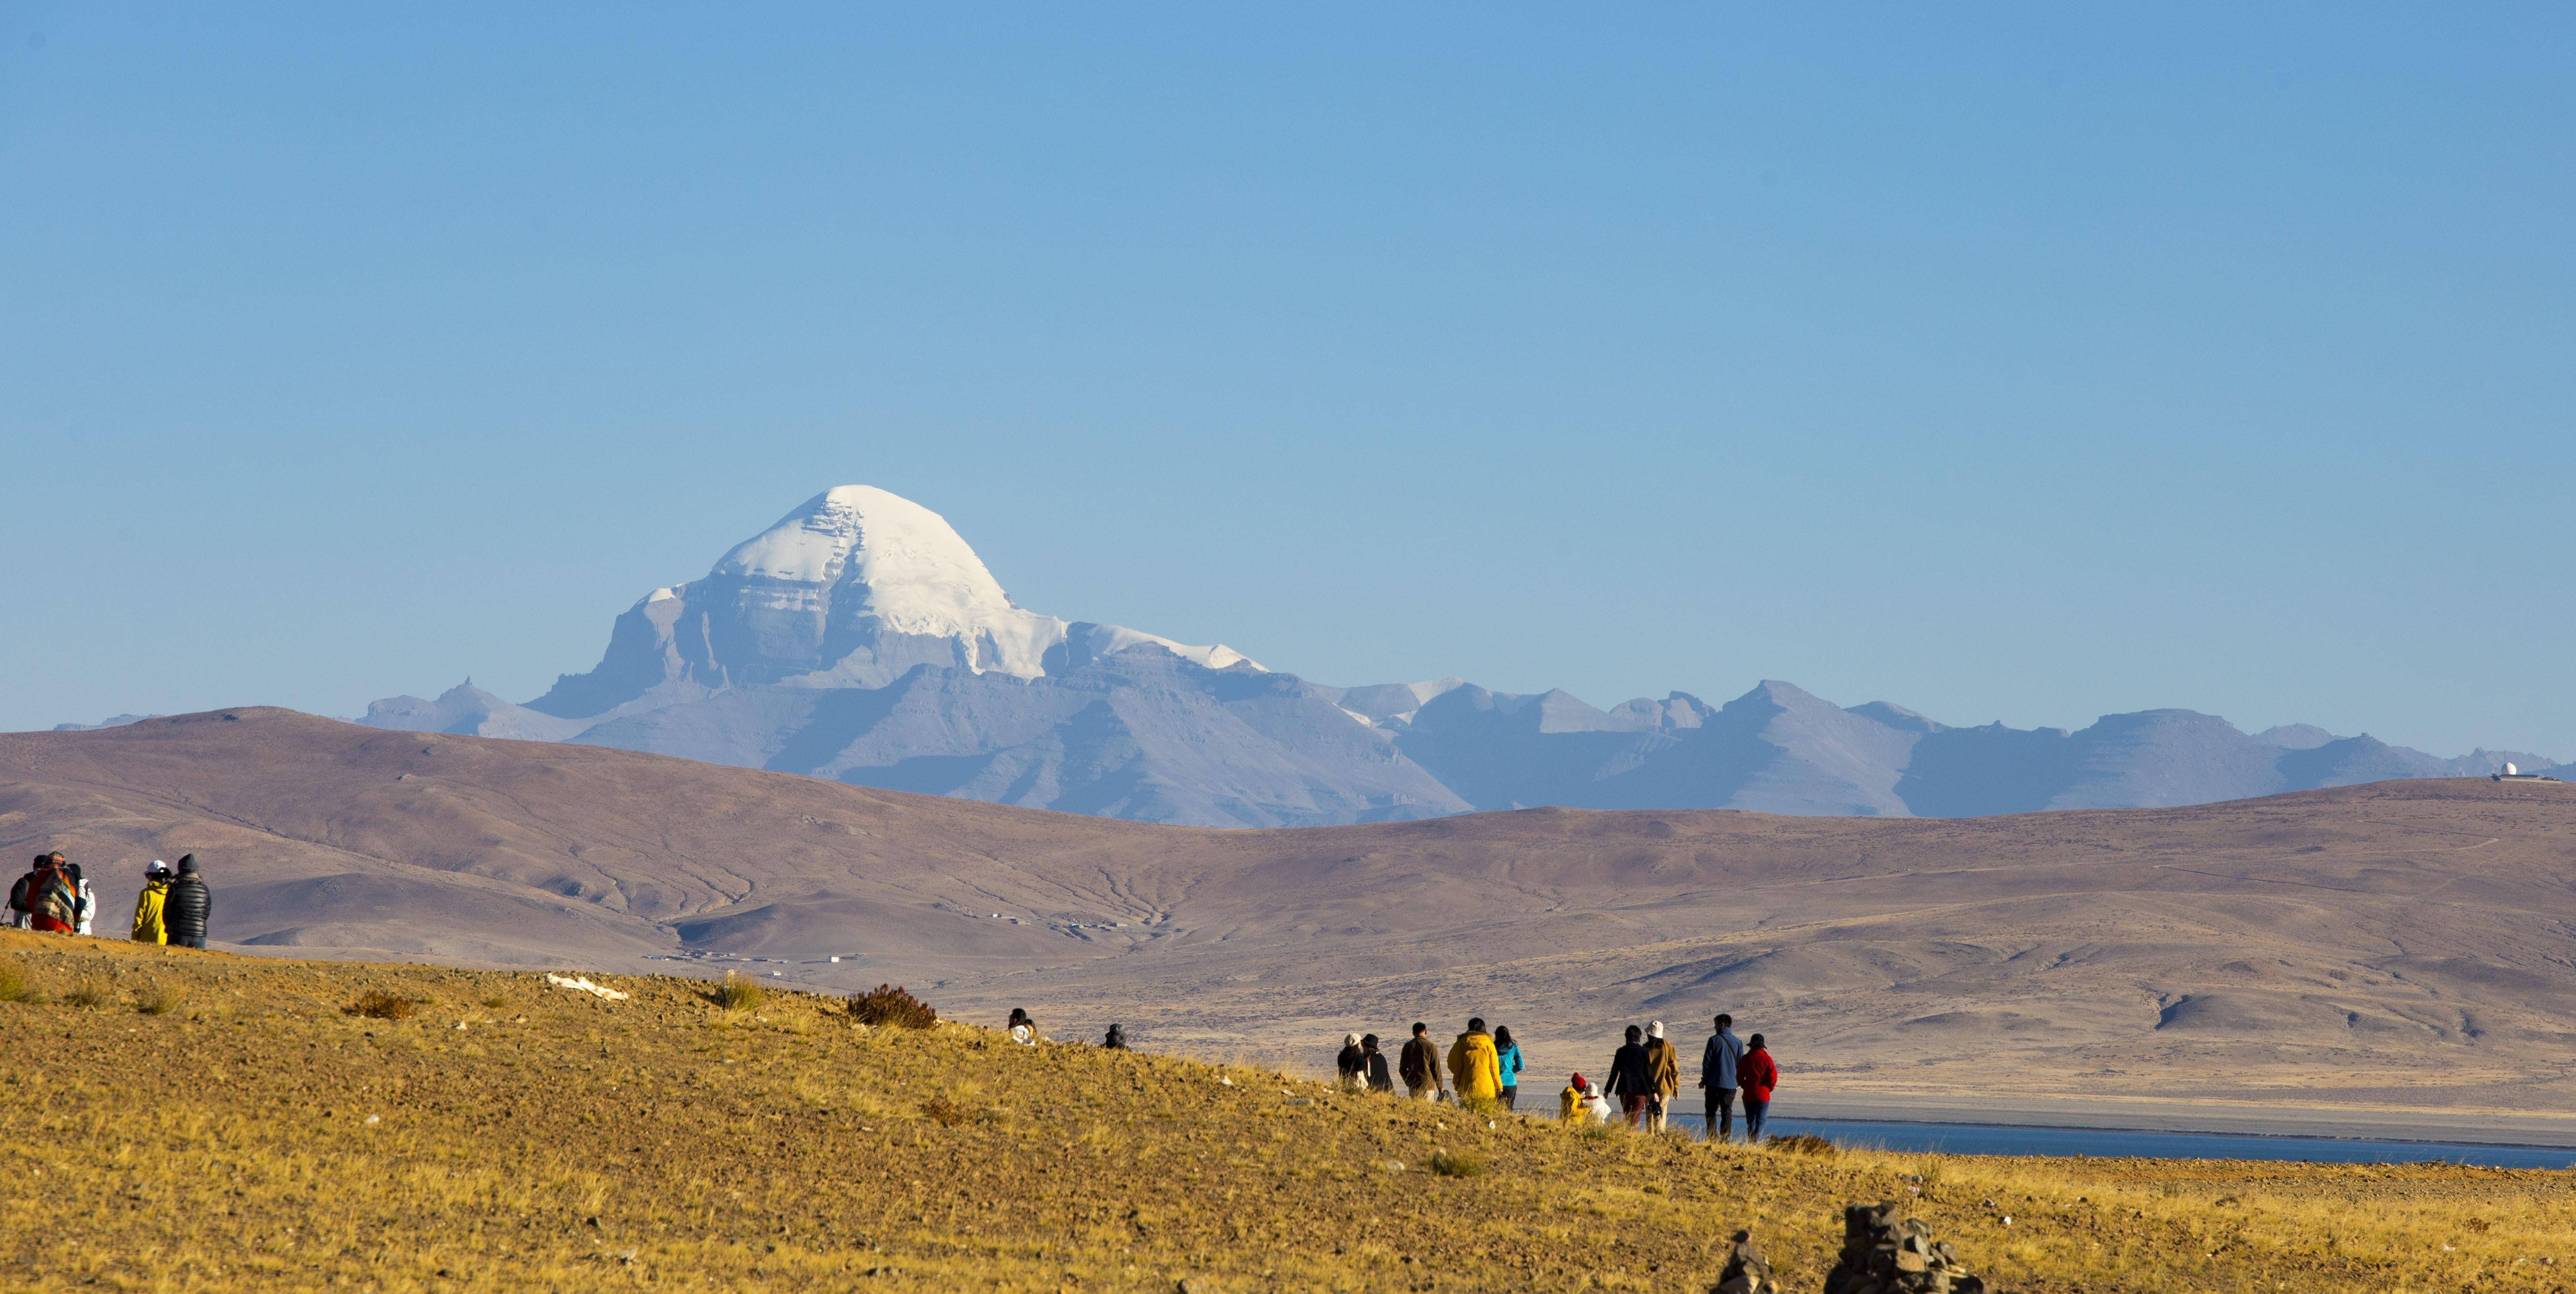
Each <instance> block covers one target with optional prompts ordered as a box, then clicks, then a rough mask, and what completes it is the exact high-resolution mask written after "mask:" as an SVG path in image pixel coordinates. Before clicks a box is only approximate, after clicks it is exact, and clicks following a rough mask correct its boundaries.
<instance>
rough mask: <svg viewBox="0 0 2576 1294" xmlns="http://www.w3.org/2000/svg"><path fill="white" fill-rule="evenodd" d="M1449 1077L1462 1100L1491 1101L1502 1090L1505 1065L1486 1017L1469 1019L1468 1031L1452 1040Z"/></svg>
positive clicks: (1461, 1101)
mask: <svg viewBox="0 0 2576 1294" xmlns="http://www.w3.org/2000/svg"><path fill="white" fill-rule="evenodd" d="M1449 1080H1450V1082H1451V1083H1452V1084H1453V1085H1454V1088H1455V1090H1456V1091H1457V1093H1458V1100H1459V1101H1460V1103H1462V1104H1463V1103H1465V1102H1468V1101H1492V1100H1497V1099H1499V1098H1500V1097H1501V1096H1502V1094H1503V1068H1502V1062H1501V1059H1500V1056H1499V1054H1498V1053H1497V1052H1496V1051H1495V1050H1494V1037H1493V1035H1492V1034H1489V1033H1486V1032H1485V1021H1484V1017H1482V1016H1479V1017H1477V1018H1475V1019H1473V1020H1470V1021H1468V1022H1467V1032H1465V1033H1462V1034H1459V1035H1458V1041H1456V1042H1453V1043H1451V1044H1449Z"/></svg>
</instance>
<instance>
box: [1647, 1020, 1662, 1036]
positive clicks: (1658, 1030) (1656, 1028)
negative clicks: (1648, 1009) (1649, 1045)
mask: <svg viewBox="0 0 2576 1294" xmlns="http://www.w3.org/2000/svg"><path fill="white" fill-rule="evenodd" d="M1646 1036H1647V1037H1649V1038H1661V1037H1663V1036H1664V1022H1663V1021H1661V1020H1657V1021H1656V1022H1654V1023H1653V1024H1650V1025H1647V1026H1646Z"/></svg>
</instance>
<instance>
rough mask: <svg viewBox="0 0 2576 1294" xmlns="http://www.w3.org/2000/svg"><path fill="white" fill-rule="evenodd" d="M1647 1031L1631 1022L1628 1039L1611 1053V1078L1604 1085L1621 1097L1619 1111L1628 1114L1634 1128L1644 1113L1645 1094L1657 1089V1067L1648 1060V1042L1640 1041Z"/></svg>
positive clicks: (1609, 1091) (1606, 1089) (1604, 1089)
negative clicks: (1646, 1045)
mask: <svg viewBox="0 0 2576 1294" xmlns="http://www.w3.org/2000/svg"><path fill="white" fill-rule="evenodd" d="M1645 1032H1646V1031H1645V1030H1643V1029H1640V1028H1638V1027H1637V1026H1635V1025H1633V1024H1632V1025H1629V1026H1628V1041H1627V1042H1625V1043H1623V1044H1621V1045H1620V1048H1619V1050H1618V1052H1617V1053H1616V1054H1614V1055H1612V1056H1611V1057H1610V1081H1609V1082H1607V1083H1604V1084H1602V1088H1601V1090H1602V1091H1604V1092H1607V1093H1609V1094H1610V1095H1612V1096H1615V1097H1618V1098H1619V1111H1620V1113H1622V1114H1625V1115H1627V1116H1628V1126H1629V1127H1631V1128H1633V1127H1636V1126H1637V1120H1638V1119H1640V1118H1643V1117H1644V1116H1645V1113H1646V1094H1647V1093H1648V1092H1651V1091H1654V1090H1655V1082H1654V1077H1655V1076H1654V1070H1653V1068H1652V1067H1650V1066H1649V1065H1648V1063H1647V1060H1646V1048H1645V1045H1644V1044H1642V1043H1640V1042H1638V1041H1637V1040H1638V1039H1639V1038H1642V1037H1644V1036H1645Z"/></svg>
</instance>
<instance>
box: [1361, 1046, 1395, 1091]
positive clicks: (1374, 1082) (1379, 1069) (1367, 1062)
mask: <svg viewBox="0 0 2576 1294" xmlns="http://www.w3.org/2000/svg"><path fill="white" fill-rule="evenodd" d="M1360 1055H1361V1056H1362V1057H1363V1058H1364V1066H1363V1068H1362V1069H1361V1071H1360V1072H1361V1073H1363V1074H1366V1075H1367V1076H1368V1090H1370V1091H1372V1092H1392V1091H1394V1090H1395V1075H1393V1074H1390V1073H1388V1072H1386V1053H1384V1052H1382V1051H1379V1050H1378V1049H1377V1035H1376V1034H1373V1033H1370V1034H1362V1035H1360Z"/></svg>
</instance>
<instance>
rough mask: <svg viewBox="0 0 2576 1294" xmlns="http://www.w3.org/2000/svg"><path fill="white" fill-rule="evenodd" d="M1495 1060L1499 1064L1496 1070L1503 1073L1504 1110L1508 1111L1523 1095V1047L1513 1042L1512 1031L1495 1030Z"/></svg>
mask: <svg viewBox="0 0 2576 1294" xmlns="http://www.w3.org/2000/svg"><path fill="white" fill-rule="evenodd" d="M1494 1058H1495V1060H1496V1061H1498V1062H1499V1064H1498V1065H1497V1066H1496V1068H1498V1069H1500V1070H1501V1071H1502V1075H1503V1084H1502V1086H1503V1092H1502V1100H1503V1108H1504V1109H1506V1110H1508V1109H1511V1108H1513V1106H1512V1102H1513V1101H1515V1100H1517V1099H1519V1097H1520V1094H1521V1045H1520V1044H1519V1043H1517V1042H1514V1041H1512V1031H1511V1030H1509V1029H1496V1030H1494Z"/></svg>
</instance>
